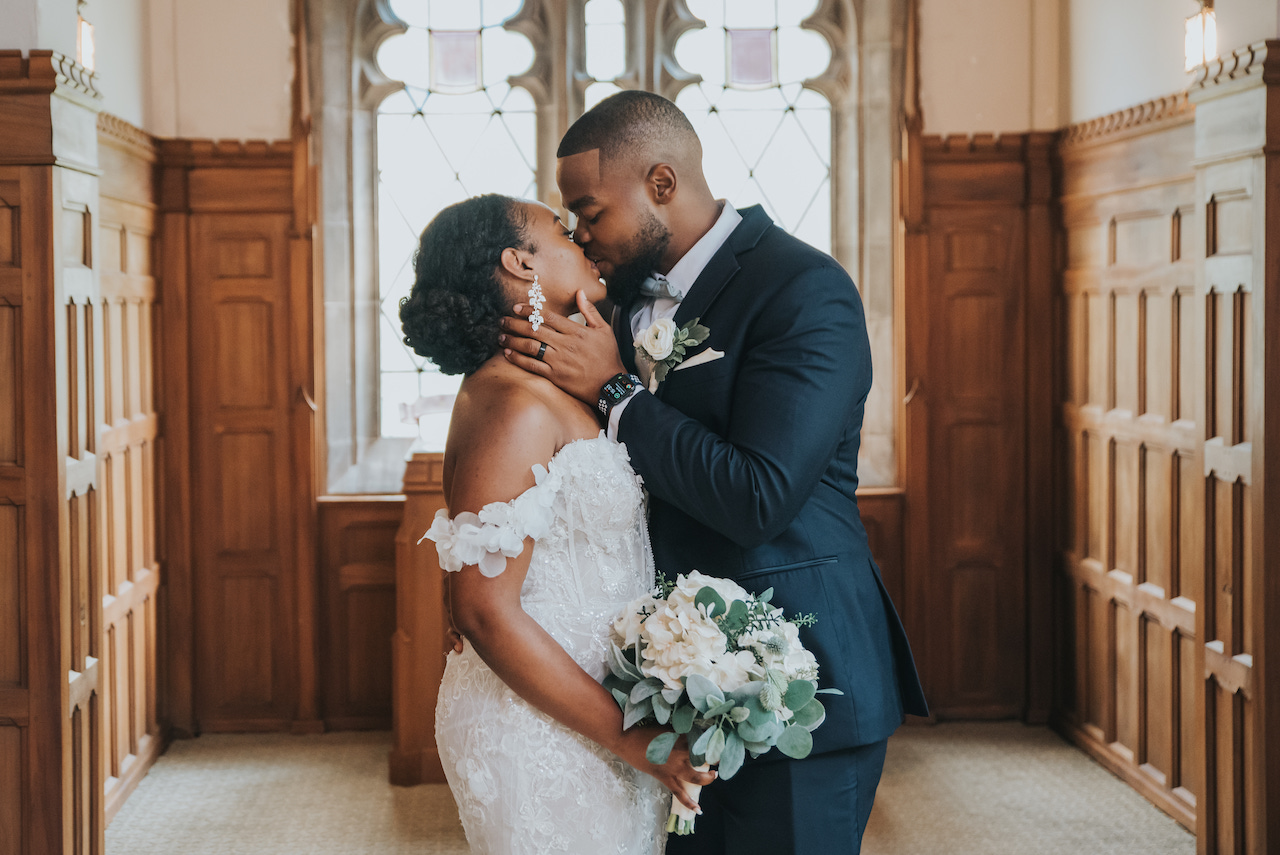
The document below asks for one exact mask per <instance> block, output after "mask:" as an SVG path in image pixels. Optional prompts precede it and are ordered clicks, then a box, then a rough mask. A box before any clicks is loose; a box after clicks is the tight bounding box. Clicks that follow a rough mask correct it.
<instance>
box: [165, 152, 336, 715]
mask: <svg viewBox="0 0 1280 855" xmlns="http://www.w3.org/2000/svg"><path fill="white" fill-rule="evenodd" d="M160 164H161V172H160V174H161V179H160V185H161V198H162V208H163V210H164V211H165V215H164V222H163V250H162V254H163V257H164V259H165V261H164V268H165V280H164V286H163V289H162V296H163V298H164V303H165V306H166V308H165V314H164V329H163V332H162V335H161V337H160V338H161V341H162V343H163V344H162V346H163V347H164V348H165V349H166V354H165V363H166V365H167V367H168V368H167V371H168V374H167V376H166V378H165V379H164V381H163V384H162V385H163V388H164V390H165V395H166V400H165V412H166V418H168V414H169V413H170V412H172V413H173V415H174V416H175V417H176V418H181V419H184V420H185V423H184V424H183V425H182V426H181V427H179V426H178V424H177V423H176V422H175V423H174V428H173V429H172V430H171V431H170V433H171V434H178V433H179V432H182V433H184V434H185V436H184V437H182V438H176V439H177V440H178V441H176V442H175V441H174V439H175V437H170V438H169V440H170V446H169V447H168V448H167V455H166V465H167V466H168V467H170V469H171V471H169V472H168V473H167V474H166V479H165V484H166V489H167V490H169V491H171V492H173V493H177V494H181V496H182V502H181V503H175V507H174V511H175V513H176V514H180V515H184V516H185V519H183V520H175V521H174V522H173V524H172V525H171V526H169V527H170V528H171V529H175V530H176V531H175V533H173V534H171V535H170V536H169V537H168V540H169V543H167V547H168V548H170V549H171V550H173V552H174V554H173V555H171V556H170V557H169V559H168V566H167V570H166V572H167V576H168V580H167V581H168V584H167V587H168V589H169V595H170V596H169V599H170V602H169V604H168V612H169V621H168V626H167V630H166V635H167V637H168V638H170V641H171V644H170V656H171V662H170V665H169V668H168V671H169V673H170V674H171V676H172V684H171V693H170V694H171V695H172V698H171V703H172V707H173V711H174V726H175V731H176V732H189V733H194V732H197V731H198V730H200V729H204V730H262V729H272V730H276V729H284V730H292V731H295V732H316V731H318V730H320V729H322V724H321V721H320V718H319V695H318V693H319V679H318V670H319V667H320V665H319V660H318V654H317V651H318V641H317V636H316V622H317V619H318V612H317V609H318V598H317V593H316V586H317V569H316V554H315V549H316V547H315V542H314V540H315V489H314V476H313V473H314V466H313V461H314V455H315V450H314V420H315V406H314V400H313V398H312V395H311V390H312V389H313V388H314V385H313V384H314V379H313V378H314V370H315V368H314V355H313V350H314V327H313V326H312V319H313V317H314V307H313V305H312V296H311V283H310V267H309V263H310V259H309V256H310V249H309V247H310V242H311V236H310V226H309V223H310V219H309V217H310V210H309V207H308V205H309V203H307V204H304V205H303V210H301V211H299V208H298V206H299V204H300V203H299V202H298V199H299V198H301V199H303V200H304V202H305V199H306V197H307V194H308V193H309V189H308V188H309V186H310V185H309V181H310V178H309V172H310V170H309V167H308V165H307V164H306V162H305V151H303V152H302V154H301V155H300V154H299V149H298V147H297V146H296V145H293V144H290V143H262V142H248V143H222V142H209V141H198V140H197V141H192V140H185V141H182V140H174V141H165V142H162V143H161V144H160ZM298 175H300V176H301V177H300V178H295V176H298ZM299 184H300V185H301V189H299ZM249 188H252V189H251V190H250V189H249ZM188 387H189V388H190V389H191V390H199V391H198V392H189V391H187V389H188ZM183 428H185V430H183ZM184 469H185V470H187V471H189V473H190V474H189V477H186V478H184V476H183V475H182V474H180V473H181V471H182V470H184Z"/></svg>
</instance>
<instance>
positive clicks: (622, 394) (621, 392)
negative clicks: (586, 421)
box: [597, 374, 644, 418]
mask: <svg viewBox="0 0 1280 855" xmlns="http://www.w3.org/2000/svg"><path fill="white" fill-rule="evenodd" d="M643 385H644V384H643V383H642V382H641V381H640V378H639V377H637V376H636V375H634V374H616V375H614V376H613V377H612V378H611V379H610V380H609V382H608V383H605V384H604V385H603V386H601V387H600V400H599V401H598V402H597V407H598V408H599V409H600V414H601V415H602V416H604V417H605V418H608V417H609V411H610V410H612V409H613V408H614V407H616V406H617V405H618V404H621V403H622V402H623V401H625V400H627V398H630V397H631V394H632V393H633V392H635V390H636V389H639V388H640V387H641V386H643Z"/></svg>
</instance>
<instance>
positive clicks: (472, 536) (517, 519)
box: [418, 466, 560, 578]
mask: <svg viewBox="0 0 1280 855" xmlns="http://www.w3.org/2000/svg"><path fill="white" fill-rule="evenodd" d="M533 477H534V481H535V485H534V486H532V487H530V488H529V489H528V490H526V491H525V492H523V493H521V494H520V495H519V496H517V497H516V498H514V499H512V500H511V501H509V502H491V503H489V504H487V505H485V506H484V507H483V508H481V509H480V513H478V514H475V513H472V512H470V511H463V512H462V513H460V514H458V515H457V516H456V517H454V518H453V519H450V518H449V512H448V511H447V510H445V509H443V508H441V509H440V510H438V511H436V517H435V520H433V521H432V523H431V528H429V529H427V533H426V534H424V535H423V536H422V537H421V538H420V539H419V540H418V542H419V543H421V542H422V541H424V540H430V541H433V542H434V543H435V545H436V552H437V553H438V554H439V556H440V567H441V569H443V570H445V571H447V572H449V573H457V572H458V571H459V570H461V569H462V568H463V567H467V566H470V565H472V564H474V565H475V566H476V567H478V568H479V570H480V572H481V573H482V574H484V575H485V576H488V577H490V578H492V577H494V576H497V575H498V574H499V573H501V572H502V571H503V570H505V569H507V559H508V558H515V557H516V556H517V555H519V554H520V553H521V552H523V551H524V541H525V538H533V540H534V542H537V541H539V540H541V539H542V538H544V537H546V536H547V535H549V534H550V533H551V524H552V522H553V521H554V520H555V508H554V505H555V498H556V494H557V493H558V492H559V490H560V475H559V474H558V473H554V472H548V471H547V469H546V468H545V467H543V466H534V467H533Z"/></svg>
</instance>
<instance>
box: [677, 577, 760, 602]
mask: <svg viewBox="0 0 1280 855" xmlns="http://www.w3.org/2000/svg"><path fill="white" fill-rule="evenodd" d="M702 588H711V589H712V590H713V591H715V592H716V593H717V594H719V595H720V596H721V597H722V598H723V599H724V604H725V605H726V606H727V605H729V603H732V602H733V601H734V600H743V601H744V602H745V601H746V600H748V599H750V597H751V595H750V594H748V593H747V590H746V589H745V588H743V587H742V586H741V585H739V584H738V583H737V582H734V581H733V580H731V579H724V578H721V577H719V576H706V575H704V574H702V573H699V572H698V571H697V570H694V571H692V572H690V573H689V575H687V576H677V577H676V588H675V591H673V592H672V596H675V594H676V592H679V594H680V595H681V596H682V597H684V598H687V599H688V601H689V602H693V600H694V598H695V597H697V596H698V591H699V590H701V589H702Z"/></svg>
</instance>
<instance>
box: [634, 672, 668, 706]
mask: <svg viewBox="0 0 1280 855" xmlns="http://www.w3.org/2000/svg"><path fill="white" fill-rule="evenodd" d="M661 691H662V681H661V680H659V679H658V678H657V677H646V678H645V679H643V680H641V681H640V682H639V683H636V684H635V685H634V686H632V687H631V694H630V696H629V697H630V698H631V700H632V701H634V702H635V703H640V702H641V701H643V700H644V699H645V698H649V697H652V696H654V695H656V694H658V692H661Z"/></svg>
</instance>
